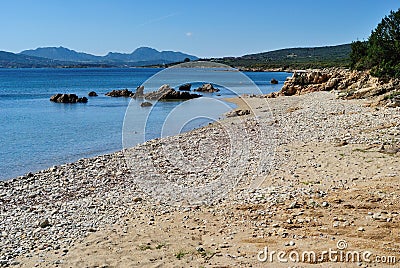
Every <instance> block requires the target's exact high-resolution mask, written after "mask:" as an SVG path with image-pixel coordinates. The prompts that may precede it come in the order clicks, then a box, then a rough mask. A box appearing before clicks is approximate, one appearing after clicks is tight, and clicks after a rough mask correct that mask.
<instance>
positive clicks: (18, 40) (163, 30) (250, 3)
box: [0, 0, 400, 57]
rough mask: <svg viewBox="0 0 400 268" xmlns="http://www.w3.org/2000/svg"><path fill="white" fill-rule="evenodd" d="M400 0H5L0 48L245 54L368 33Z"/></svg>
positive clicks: (1, 4) (327, 42)
mask: <svg viewBox="0 0 400 268" xmlns="http://www.w3.org/2000/svg"><path fill="white" fill-rule="evenodd" d="M398 8H400V1H399V0H330V1H328V0H297V1H292V0H285V1H272V0H264V1H262V0H258V1H257V0H229V1H228V0H226V1H224V0H212V1H209V0H186V1H184V0H181V1H180V0H176V1H175V0H164V1H158V0H142V1H135V0H130V1H129V0H108V1H107V0H63V1H61V0H1V2H0V25H1V26H0V50H5V51H11V52H20V51H22V50H24V49H31V48H37V47H44V46H65V47H68V48H70V49H74V50H77V51H83V52H87V53H92V54H95V55H104V54H106V53H107V52H109V51H113V52H128V53H130V52H132V51H133V50H134V49H135V48H137V47H140V46H149V47H153V48H156V49H158V50H175V51H182V52H186V53H189V54H194V55H196V56H199V57H222V56H240V55H243V54H249V53H255V52H262V51H269V50H274V49H280V48H287V47H307V46H325V45H336V44H343V43H348V42H351V41H354V40H357V39H358V40H363V39H366V38H368V36H369V35H370V33H371V30H372V29H373V28H375V27H376V25H377V24H378V23H379V22H380V21H381V19H382V18H383V17H384V16H385V15H387V14H389V12H390V10H397V9H398Z"/></svg>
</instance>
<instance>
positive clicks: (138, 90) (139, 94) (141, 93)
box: [133, 86, 144, 98]
mask: <svg viewBox="0 0 400 268" xmlns="http://www.w3.org/2000/svg"><path fill="white" fill-rule="evenodd" d="M143 96H144V86H138V87H137V88H136V93H135V94H134V96H133V98H143Z"/></svg>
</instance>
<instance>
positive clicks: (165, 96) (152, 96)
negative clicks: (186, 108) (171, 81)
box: [144, 85, 201, 100]
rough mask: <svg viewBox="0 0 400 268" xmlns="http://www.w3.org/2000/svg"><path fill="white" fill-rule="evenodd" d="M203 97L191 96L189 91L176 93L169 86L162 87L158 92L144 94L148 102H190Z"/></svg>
mask: <svg viewBox="0 0 400 268" xmlns="http://www.w3.org/2000/svg"><path fill="white" fill-rule="evenodd" d="M198 97H201V95H198V94H190V93H189V92H187V91H183V92H180V91H175V89H173V88H171V87H170V86H169V85H162V86H161V87H160V88H159V89H158V90H157V91H153V92H150V93H147V94H144V98H145V99H148V100H188V99H194V98H198Z"/></svg>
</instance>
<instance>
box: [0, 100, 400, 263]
mask: <svg viewBox="0 0 400 268" xmlns="http://www.w3.org/2000/svg"><path fill="white" fill-rule="evenodd" d="M269 102H270V103H269V105H270V106H271V109H272V110H273V112H274V118H273V120H271V118H270V115H269V113H270V111H271V110H270V109H266V110H265V111H264V110H263V111H264V112H263V111H260V112H262V114H261V115H260V116H259V117H257V118H253V117H251V116H242V117H240V118H229V119H226V120H227V121H226V122H227V124H226V125H224V129H223V130H222V129H221V128H220V127H218V124H212V125H209V126H206V127H204V128H200V129H196V130H193V131H191V132H187V133H182V134H180V135H178V136H173V137H166V138H163V139H156V140H151V141H147V142H145V143H143V144H139V145H138V146H135V147H134V148H130V149H124V150H122V151H119V152H115V153H112V154H106V155H101V156H97V157H93V158H88V159H80V160H78V161H76V162H74V163H68V164H64V165H59V166H54V167H52V168H49V169H47V170H43V171H39V172H36V173H28V174H27V175H26V176H21V177H19V178H14V179H11V180H8V181H5V182H0V206H1V209H2V210H1V213H0V230H1V236H0V239H1V241H0V242H1V243H2V247H1V248H0V256H1V260H0V264H1V265H9V264H11V263H12V261H13V260H14V259H15V258H16V257H18V256H20V255H21V254H29V253H31V252H32V251H33V250H35V249H37V248H43V250H44V249H46V250H54V249H55V248H58V249H57V250H58V251H60V250H59V249H60V248H61V249H62V252H63V253H62V254H66V253H67V252H68V249H69V248H70V247H71V245H73V244H74V243H77V242H78V241H80V240H82V239H84V238H85V237H86V236H87V235H89V233H90V231H91V230H97V231H100V230H102V228H105V226H110V225H113V224H121V225H123V224H124V223H125V220H124V218H125V217H126V216H128V215H136V214H135V212H136V211H137V210H138V208H143V207H147V206H148V207H149V210H150V208H152V207H153V206H154V207H155V208H154V211H159V212H160V213H162V211H168V213H170V212H171V211H174V210H178V211H180V212H182V213H184V211H186V212H187V213H192V212H193V211H195V209H194V206H189V205H188V206H183V205H182V206H181V207H178V206H177V205H176V204H183V202H184V201H187V203H189V204H194V203H195V202H198V203H196V204H197V205H199V206H200V208H202V207H203V205H204V204H206V205H207V206H208V205H210V204H218V203H224V202H230V203H231V204H234V205H240V204H253V205H255V204H260V205H261V206H262V207H265V208H274V206H275V205H276V204H290V205H289V208H290V209H294V208H299V210H300V208H301V206H300V204H299V203H297V202H295V201H293V200H296V199H297V197H306V199H305V200H310V199H313V198H322V197H324V196H326V195H327V193H325V192H321V191H319V190H318V189H313V187H312V186H311V185H302V186H300V187H299V186H296V185H274V184H272V185H269V186H267V187H263V188H256V189H252V188H249V187H247V188H246V187H237V189H234V191H232V192H229V191H230V190H232V188H233V186H234V185H241V184H245V182H243V180H244V179H246V178H265V177H266V176H267V175H269V174H270V171H271V170H277V169H279V168H281V167H282V166H284V167H285V169H287V171H288V172H290V174H292V175H294V176H295V178H294V179H296V180H297V179H299V180H301V179H302V176H303V174H301V173H296V172H295V170H296V167H287V166H285V164H286V163H287V162H288V161H287V160H288V159H289V154H290V153H291V152H286V153H285V152H283V153H281V154H275V149H276V147H277V146H280V145H282V144H288V143H291V142H311V143H312V142H315V143H319V142H326V143H332V144H335V143H336V142H337V139H338V138H339V139H340V140H344V139H345V140H346V142H347V143H348V144H354V143H358V144H361V143H365V144H383V143H385V142H386V143H390V142H391V141H392V140H393V135H389V134H386V133H381V132H379V127H380V126H382V125H384V124H385V125H386V124H388V123H394V124H398V122H400V115H399V113H398V110H396V109H381V110H380V111H377V112H375V114H376V116H373V115H372V114H371V111H370V109H369V108H368V107H362V106H360V105H358V104H354V103H352V102H346V101H342V100H337V99H336V98H335V96H334V95H333V94H331V93H328V92H316V93H310V94H307V95H304V96H301V98H300V97H293V98H292V97H290V98H278V99H270V101H269ZM293 106H296V107H299V108H301V109H298V110H296V111H295V112H292V113H290V116H287V113H286V109H287V107H293ZM344 107H345V109H346V113H345V114H340V116H328V115H330V114H339V113H341V112H342V111H343V108H344ZM242 121H243V122H245V124H241V123H239V122H242ZM365 128H368V129H378V130H377V131H368V132H367V131H362V130H364V129H365ZM349 129H351V133H350V134H348V135H346V134H347V133H349V131H348V130H349ZM225 130H226V131H230V133H229V134H231V136H229V137H228V135H226V136H224V135H222V133H224V131H225ZM251 130H254V131H251ZM395 130H396V129H395V127H393V128H389V129H387V132H388V133H392V132H393V131H395ZM396 131H397V132H396V133H398V130H396ZM244 133H245V135H244ZM270 133H274V135H273V136H272V135H271V134H270ZM378 134H379V135H378ZM215 137H218V139H216V138H215ZM276 137H279V139H276ZM231 139H232V140H234V141H235V142H231ZM227 144H229V145H230V146H228V147H229V148H227ZM183 152H184V153H183ZM311 164H312V165H314V166H316V167H319V165H320V164H319V163H315V160H313V163H311ZM392 173H394V172H392ZM297 176H299V177H297ZM280 179H283V178H280ZM213 183H214V184H213ZM216 186H217V187H216ZM196 189H202V190H201V191H196ZM188 192H190V193H191V194H190V195H188V194H187V193H188ZM297 200H300V199H297ZM325 202H326V201H325ZM325 202H323V203H322V207H328V206H329V203H328V202H326V203H325ZM152 210H153V209H152ZM263 210H265V212H263V213H264V214H262V213H260V214H258V215H256V217H257V219H268V217H269V216H272V215H276V214H278V213H279V211H275V210H274V209H270V210H268V211H266V209H263ZM293 212H294V211H293ZM295 212H296V217H298V216H300V215H302V214H303V211H295ZM215 213H218V211H215ZM149 214H153V213H148V215H149ZM148 215H146V217H144V223H146V222H147V221H146V220H145V219H148V218H149V216H148ZM156 215H159V214H156ZM374 215H375V214H372V215H371V214H369V216H372V218H374V219H375V218H376V219H378V218H381V219H382V220H385V221H388V220H389V221H390V220H392V219H393V216H390V215H384V214H382V213H381V216H379V217H378V215H376V217H374ZM293 217H294V215H293ZM149 219H150V220H149V221H148V223H149V224H155V223H156V222H155V221H154V217H153V218H149ZM151 219H153V220H151ZM296 220H297V219H296ZM286 222H287V223H291V222H293V221H292V219H287V221H286ZM299 222H300V221H299ZM305 222H306V223H307V221H305ZM270 224H271V222H269V221H265V225H266V226H268V225H270ZM271 226H272V228H279V226H280V224H279V223H273V224H271ZM333 226H334V227H338V226H339V221H334V222H333ZM262 228H265V227H262ZM224 229H225V228H224ZM275 231H276V229H275ZM280 235H285V234H284V233H282V232H281V233H280ZM289 245H290V243H289ZM228 246H229V245H226V244H222V247H221V246H220V247H221V248H223V247H228ZM20 247H22V248H23V250H17V249H18V248H20ZM46 252H47V251H46ZM220 256H222V255H220Z"/></svg>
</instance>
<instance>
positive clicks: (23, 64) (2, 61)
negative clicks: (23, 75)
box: [0, 51, 62, 68]
mask: <svg viewBox="0 0 400 268" xmlns="http://www.w3.org/2000/svg"><path fill="white" fill-rule="evenodd" d="M58 65H62V63H61V62H58V61H55V60H50V59H45V58H39V57H32V56H27V55H19V54H14V53H11V52H5V51H0V68H17V67H18V68H30V67H55V66H58Z"/></svg>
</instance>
